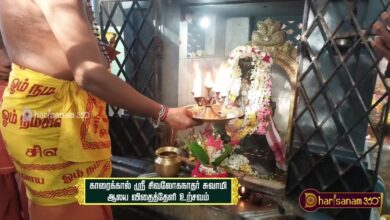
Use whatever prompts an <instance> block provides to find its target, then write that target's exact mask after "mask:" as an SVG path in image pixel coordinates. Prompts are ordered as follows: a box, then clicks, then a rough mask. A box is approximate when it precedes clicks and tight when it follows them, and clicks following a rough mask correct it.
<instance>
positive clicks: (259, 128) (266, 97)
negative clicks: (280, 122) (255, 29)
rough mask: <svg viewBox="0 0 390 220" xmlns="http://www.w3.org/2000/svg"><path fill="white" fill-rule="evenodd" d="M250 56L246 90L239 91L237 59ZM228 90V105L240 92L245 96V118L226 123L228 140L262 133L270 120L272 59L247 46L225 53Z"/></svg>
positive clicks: (239, 76) (239, 79) (240, 73)
mask: <svg viewBox="0 0 390 220" xmlns="http://www.w3.org/2000/svg"><path fill="white" fill-rule="evenodd" d="M247 57H249V58H251V60H252V61H251V62H252V66H254V67H253V69H251V75H250V79H249V80H250V82H249V83H250V85H249V89H248V91H247V92H246V91H242V89H241V88H242V80H243V79H242V72H241V68H240V66H239V61H240V59H242V58H247ZM228 65H229V68H230V76H231V79H230V80H231V81H230V89H229V95H228V104H231V103H233V102H234V101H235V100H236V99H237V97H238V96H239V95H240V92H241V95H242V96H243V97H246V99H247V100H248V102H247V103H246V104H245V106H246V107H245V117H244V119H243V120H239V119H237V120H233V121H232V122H231V123H230V124H229V125H228V129H227V130H228V132H229V133H230V134H229V135H230V136H231V138H232V140H240V139H242V138H244V137H245V136H246V135H247V134H253V133H255V132H256V133H258V134H262V135H263V134H265V133H266V131H267V130H268V128H269V125H270V120H271V119H272V109H271V87H272V82H271V65H272V58H271V56H270V55H269V54H268V53H265V52H263V51H261V50H260V49H259V48H257V47H252V46H249V45H246V46H239V47H237V48H235V49H234V50H233V51H232V52H231V53H230V55H229V59H228Z"/></svg>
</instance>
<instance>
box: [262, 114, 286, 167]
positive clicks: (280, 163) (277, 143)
mask: <svg viewBox="0 0 390 220" xmlns="http://www.w3.org/2000/svg"><path fill="white" fill-rule="evenodd" d="M270 123H271V124H270V128H269V130H268V131H267V132H266V134H265V137H266V139H267V142H268V145H269V146H270V148H271V150H272V152H273V153H274V156H275V161H276V166H277V167H278V168H279V169H281V170H284V171H286V170H287V164H286V148H285V146H284V145H283V143H282V140H281V138H280V135H279V132H278V130H277V129H276V127H275V123H274V120H273V119H272V120H271V121H270Z"/></svg>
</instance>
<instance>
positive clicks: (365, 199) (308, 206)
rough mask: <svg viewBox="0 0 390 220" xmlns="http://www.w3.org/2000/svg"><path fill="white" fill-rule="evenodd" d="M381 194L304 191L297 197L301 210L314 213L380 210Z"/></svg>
mask: <svg viewBox="0 0 390 220" xmlns="http://www.w3.org/2000/svg"><path fill="white" fill-rule="evenodd" d="M382 199H383V195H382V193H378V192H318V191H317V190H315V189H306V190H304V191H303V192H302V193H301V195H300V196H299V204H300V206H301V208H302V209H304V210H306V211H308V212H314V211H317V210H318V209H321V208H380V207H381V206H382Z"/></svg>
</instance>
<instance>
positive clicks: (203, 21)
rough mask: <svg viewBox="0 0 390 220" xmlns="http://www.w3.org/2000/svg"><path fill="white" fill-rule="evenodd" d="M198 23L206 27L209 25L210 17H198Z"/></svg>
mask: <svg viewBox="0 0 390 220" xmlns="http://www.w3.org/2000/svg"><path fill="white" fill-rule="evenodd" d="M199 25H200V26H201V27H202V28H208V27H209V26H210V19H209V18H208V17H203V18H202V19H200V22H199Z"/></svg>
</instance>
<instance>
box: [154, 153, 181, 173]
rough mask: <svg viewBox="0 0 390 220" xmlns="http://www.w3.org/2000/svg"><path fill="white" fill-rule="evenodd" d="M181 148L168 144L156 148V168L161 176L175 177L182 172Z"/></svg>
mask: <svg viewBox="0 0 390 220" xmlns="http://www.w3.org/2000/svg"><path fill="white" fill-rule="evenodd" d="M179 154H180V149H179V148H176V147H171V146H166V147H160V148H159V149H157V150H156V156H157V157H156V159H155V160H154V168H155V170H156V172H157V174H158V175H159V176H161V177H175V176H177V175H178V174H179V173H180V157H179Z"/></svg>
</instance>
